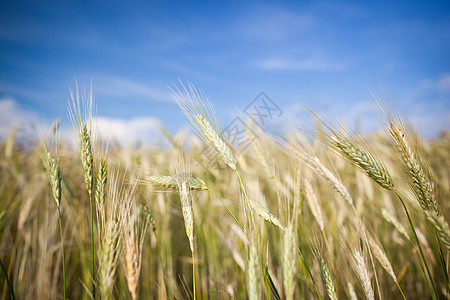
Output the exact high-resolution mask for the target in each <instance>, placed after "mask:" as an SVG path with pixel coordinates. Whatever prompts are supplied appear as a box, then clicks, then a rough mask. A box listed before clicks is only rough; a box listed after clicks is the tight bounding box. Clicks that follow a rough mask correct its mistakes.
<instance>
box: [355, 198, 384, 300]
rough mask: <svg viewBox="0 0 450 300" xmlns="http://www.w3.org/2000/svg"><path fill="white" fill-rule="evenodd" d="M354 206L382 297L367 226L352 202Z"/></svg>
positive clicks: (379, 294)
mask: <svg viewBox="0 0 450 300" xmlns="http://www.w3.org/2000/svg"><path fill="white" fill-rule="evenodd" d="M352 208H353V211H354V212H355V215H356V217H357V218H358V221H359V224H360V226H361V229H362V231H363V234H364V240H365V242H366V245H367V252H368V253H369V258H370V263H371V264H372V270H373V275H374V278H375V284H376V286H377V291H378V297H379V298H380V299H381V297H382V296H381V290H380V284H379V283H378V276H377V272H376V269H375V262H374V261H373V256H372V250H371V248H370V243H369V239H368V238H367V234H366V227H364V223H363V222H362V220H361V218H360V217H359V214H358V211H357V210H356V207H355V206H354V205H353V204H352Z"/></svg>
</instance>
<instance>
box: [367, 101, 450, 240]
mask: <svg viewBox="0 0 450 300" xmlns="http://www.w3.org/2000/svg"><path fill="white" fill-rule="evenodd" d="M375 98H376V101H377V103H378V105H379V107H380V109H381V112H382V117H380V118H379V121H380V123H381V124H382V125H383V127H384V128H385V130H386V131H387V133H388V134H389V137H390V139H391V142H392V144H393V145H394V146H395V149H396V151H397V155H398V156H399V157H400V159H401V161H402V163H403V169H404V171H405V173H406V174H407V176H408V183H409V185H410V187H411V189H412V190H413V192H414V194H415V196H416V198H417V200H418V201H419V204H420V207H421V208H422V210H423V212H424V214H425V217H426V218H427V219H428V221H429V222H430V224H431V225H432V226H433V227H434V229H435V230H436V231H437V233H438V236H439V238H440V239H441V240H442V242H443V243H444V244H445V246H446V247H447V249H450V229H449V225H448V223H447V220H445V218H444V217H443V216H442V215H441V214H440V211H439V207H438V203H437V201H436V188H435V184H434V174H433V172H432V170H431V169H430V167H429V166H428V164H427V163H426V162H425V160H424V159H423V158H422V157H421V155H420V151H419V147H418V145H419V139H418V137H417V133H416V132H415V131H414V130H413V129H412V128H411V127H409V126H405V124H404V122H403V121H402V119H401V117H400V116H399V115H398V113H397V112H396V111H395V108H394V107H393V106H392V104H391V103H390V102H389V100H385V101H382V100H381V99H380V98H378V97H377V96H375Z"/></svg>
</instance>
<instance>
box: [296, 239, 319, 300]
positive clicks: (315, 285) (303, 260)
mask: <svg viewBox="0 0 450 300" xmlns="http://www.w3.org/2000/svg"><path fill="white" fill-rule="evenodd" d="M297 252H298V254H299V255H300V259H301V260H302V263H303V265H304V266H305V268H306V270H307V271H308V274H309V277H310V278H311V280H312V282H313V284H314V287H315V288H316V292H317V295H318V296H319V299H320V300H322V296H321V295H320V292H319V288H318V287H317V284H316V281H315V280H314V277H313V275H312V273H311V270H310V269H309V267H308V264H307V263H306V261H305V258H304V257H303V255H302V251H301V250H300V248H299V247H298V246H297Z"/></svg>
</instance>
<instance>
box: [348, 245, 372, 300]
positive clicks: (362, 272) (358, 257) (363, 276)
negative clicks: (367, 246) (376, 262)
mask: <svg viewBox="0 0 450 300" xmlns="http://www.w3.org/2000/svg"><path fill="white" fill-rule="evenodd" d="M353 257H354V262H353V268H354V269H355V272H356V275H358V278H359V280H360V282H361V285H362V287H363V290H364V294H365V296H366V299H367V300H374V299H375V295H374V292H373V288H372V282H371V281H370V276H369V271H368V270H367V266H366V262H365V260H364V256H363V255H362V254H361V252H360V251H359V250H355V251H354V252H353Z"/></svg>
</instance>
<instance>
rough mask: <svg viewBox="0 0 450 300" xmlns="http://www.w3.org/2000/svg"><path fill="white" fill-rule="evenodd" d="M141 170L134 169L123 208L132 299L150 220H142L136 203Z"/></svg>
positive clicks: (124, 249) (124, 235) (127, 267)
mask: <svg viewBox="0 0 450 300" xmlns="http://www.w3.org/2000/svg"><path fill="white" fill-rule="evenodd" d="M140 176H141V172H140V170H138V169H133V171H132V173H131V179H130V183H129V185H128V187H127V189H126V191H125V193H124V196H123V200H122V208H121V211H122V212H121V220H122V238H123V243H124V246H123V257H124V262H125V276H126V278H127V285H128V290H129V291H130V294H131V297H132V299H133V300H134V299H137V298H138V287H139V277H140V271H141V263H142V248H143V243H144V237H145V232H146V230H147V225H148V222H147V221H145V222H142V220H141V218H140V209H139V208H138V207H137V205H136V189H137V186H138V183H139V182H140Z"/></svg>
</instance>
